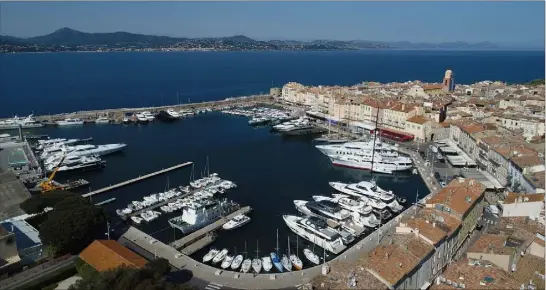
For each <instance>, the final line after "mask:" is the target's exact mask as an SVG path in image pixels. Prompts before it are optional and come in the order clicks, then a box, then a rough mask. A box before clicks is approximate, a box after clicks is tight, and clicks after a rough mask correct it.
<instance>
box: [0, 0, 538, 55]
mask: <svg viewBox="0 0 546 290" xmlns="http://www.w3.org/2000/svg"><path fill="white" fill-rule="evenodd" d="M0 7H1V14H0V25H1V26H0V34H3V35H12V36H20V37H29V36H37V35H43V34H47V33H50V32H52V31H54V30H56V29H59V28H62V27H70V28H73V29H76V30H81V31H85V32H113V31H127V32H133V33H144V34H155V35H168V36H186V37H208V36H231V35H236V34H244V35H247V36H250V37H253V38H258V39H273V38H279V39H337V40H350V39H361V40H378V41H399V40H407V41H413V42H448V41H468V42H480V41H491V42H495V43H512V44H526V45H535V46H536V45H541V46H542V45H543V44H544V2H383V3H382V2H341V3H339V2H337V3H336V2H68V3H63V2H34V3H29V2H19V3H17V2H0Z"/></svg>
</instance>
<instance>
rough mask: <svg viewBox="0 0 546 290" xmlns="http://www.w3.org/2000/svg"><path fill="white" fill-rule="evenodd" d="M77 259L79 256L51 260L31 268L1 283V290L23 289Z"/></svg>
mask: <svg viewBox="0 0 546 290" xmlns="http://www.w3.org/2000/svg"><path fill="white" fill-rule="evenodd" d="M76 257H77V256H69V257H62V258H59V259H57V260H51V261H49V262H46V263H44V264H41V265H39V266H36V267H33V268H30V269H28V270H26V271H23V272H21V273H19V274H17V275H15V276H13V277H10V278H8V279H5V280H2V282H1V283H0V289H2V290H3V289H17V288H19V287H22V286H24V285H25V284H28V283H31V282H33V281H35V280H36V279H40V278H42V277H44V276H46V275H49V274H51V273H53V272H54V271H56V270H58V269H61V268H62V267H65V266H68V265H70V264H72V263H74V260H75V259H76Z"/></svg>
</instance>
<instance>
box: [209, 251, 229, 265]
mask: <svg viewBox="0 0 546 290" xmlns="http://www.w3.org/2000/svg"><path fill="white" fill-rule="evenodd" d="M227 254H228V250H227V249H223V250H222V251H220V253H218V254H216V256H214V258H213V259H212V263H213V264H217V263H219V262H221V261H223V260H224V259H225V258H226V255H227Z"/></svg>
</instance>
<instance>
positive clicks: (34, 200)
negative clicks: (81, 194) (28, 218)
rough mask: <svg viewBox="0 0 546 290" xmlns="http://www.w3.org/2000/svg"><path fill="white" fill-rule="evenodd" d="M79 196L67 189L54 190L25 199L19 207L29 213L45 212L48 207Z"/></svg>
mask: <svg viewBox="0 0 546 290" xmlns="http://www.w3.org/2000/svg"><path fill="white" fill-rule="evenodd" d="M75 196H78V195H77V194H75V193H72V192H70V191H65V190H52V191H49V192H46V193H43V194H36V195H33V196H31V197H30V198H28V199H27V200H25V201H23V202H22V203H21V204H20V205H19V207H21V209H22V210H24V211H25V212H26V213H28V214H33V213H40V212H43V211H44V209H45V208H46V207H55V206H56V205H57V203H59V202H60V201H63V200H65V199H66V198H69V197H75Z"/></svg>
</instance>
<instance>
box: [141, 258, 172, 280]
mask: <svg viewBox="0 0 546 290" xmlns="http://www.w3.org/2000/svg"><path fill="white" fill-rule="evenodd" d="M146 268H147V269H150V270H152V271H154V272H156V273H158V274H159V275H161V276H163V275H166V274H167V273H169V272H170V271H171V265H170V264H169V260H167V259H165V258H158V259H155V260H152V261H150V262H148V264H146Z"/></svg>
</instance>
